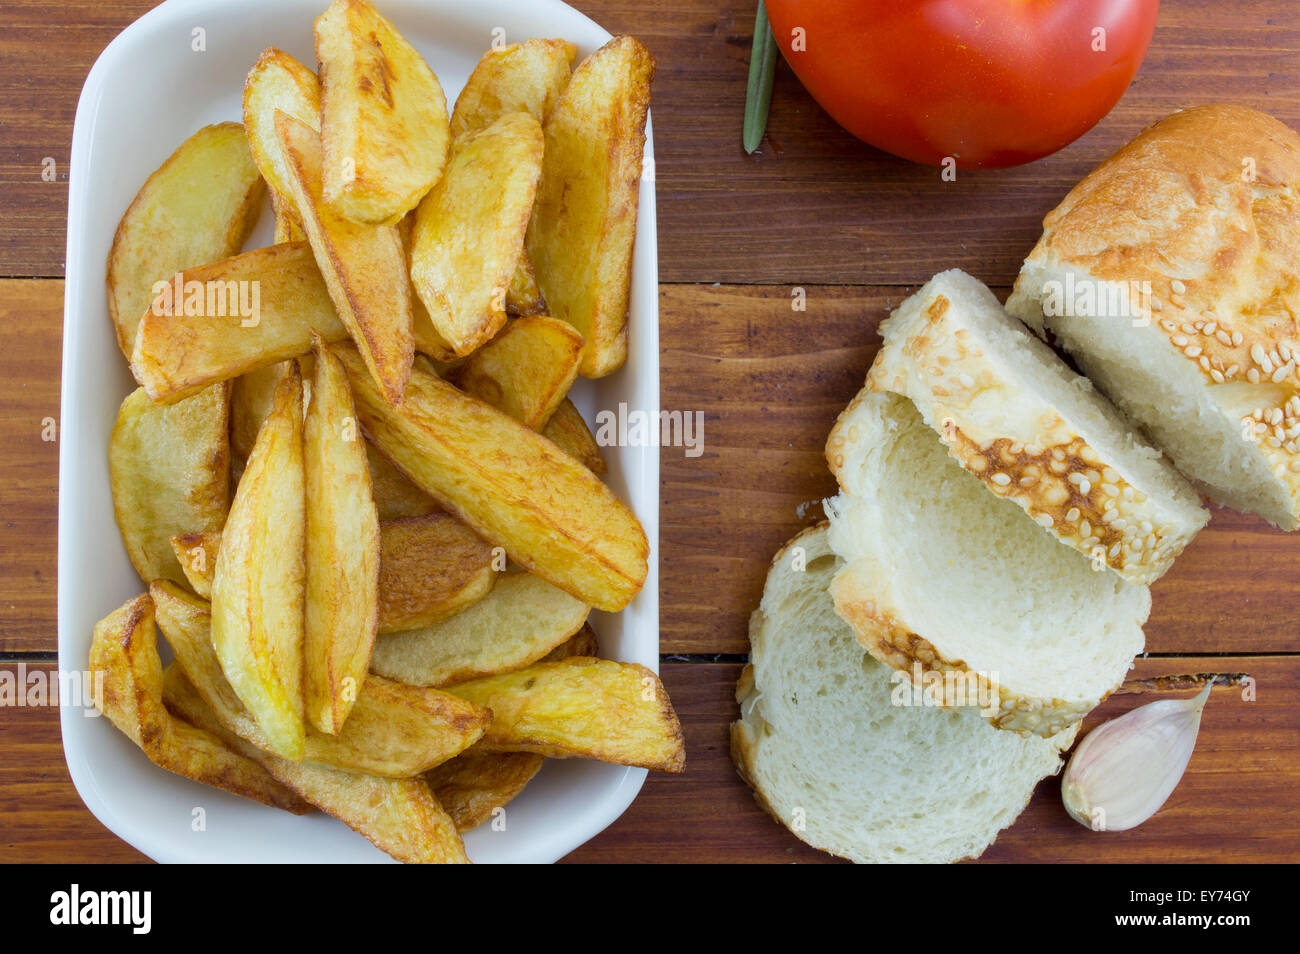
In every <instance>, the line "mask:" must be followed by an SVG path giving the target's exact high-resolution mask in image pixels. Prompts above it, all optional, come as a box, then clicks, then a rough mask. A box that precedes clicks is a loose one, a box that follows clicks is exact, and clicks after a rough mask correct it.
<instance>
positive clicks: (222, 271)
mask: <svg viewBox="0 0 1300 954" xmlns="http://www.w3.org/2000/svg"><path fill="white" fill-rule="evenodd" d="M176 282H179V283H180V284H181V285H182V287H186V286H189V287H200V288H206V287H215V286H219V285H229V284H230V283H232V282H233V283H236V284H240V283H244V286H245V287H249V288H256V289H258V292H257V315H256V316H255V318H249V317H245V316H243V315H241V314H239V313H238V311H237V310H236V311H233V312H232V311H231V309H220V310H221V311H222V312H223V313H222V314H206V313H200V314H194V313H193V312H194V309H173V310H169V311H163V312H161V313H155V312H153V311H150V312H148V313H146V314H145V316H144V319H143V320H142V321H141V322H140V329H139V334H138V335H137V340H136V346H135V352H134V354H133V355H132V356H131V371H132V372H133V373H134V374H135V376H136V380H138V381H139V382H140V383H141V384H143V385H144V387H145V390H146V391H147V392H148V393H149V396H150V397H151V398H153V399H154V400H155V401H159V402H167V403H170V402H171V401H174V400H176V399H177V398H180V397H184V396H186V395H188V394H193V393H194V392H195V391H197V390H199V389H200V388H203V387H206V386H208V385H209V384H212V383H213V382H216V381H224V380H227V379H229V378H234V377H238V376H239V375H242V374H246V373H247V372H250V371H255V370H257V369H259V368H264V367H266V366H268V365H272V364H275V363H277V362H280V361H283V360H285V359H287V358H294V357H297V356H298V355H301V354H305V353H307V352H308V351H310V350H311V333H312V332H313V331H316V332H319V333H320V335H321V336H322V337H323V338H325V340H327V341H340V340H342V339H344V338H346V337H347V331H346V329H345V328H344V327H343V324H342V322H340V321H339V318H338V315H337V314H336V313H335V311H334V305H333V303H332V302H331V301H330V296H329V290H328V289H327V288H326V287H325V282H324V280H323V279H322V278H321V275H320V270H319V269H318V268H317V267H316V260H315V258H314V257H313V255H312V251H311V248H310V247H309V246H308V244H307V243H306V242H294V243H292V244H290V245H272V246H271V247H270V248H259V249H256V250H255V251H251V252H245V253H243V254H242V255H236V256H235V257H233V258H228V259H226V260H224V261H221V262H213V263H212V264H210V265H203V266H200V267H198V268H191V269H188V270H186V271H184V272H180V273H178V274H177V276H176V277H175V278H174V279H173V284H175V283H176ZM203 310H204V311H206V305H204V309H203ZM187 312H189V313H187ZM226 312H230V313H226ZM191 529H192V528H191Z"/></svg>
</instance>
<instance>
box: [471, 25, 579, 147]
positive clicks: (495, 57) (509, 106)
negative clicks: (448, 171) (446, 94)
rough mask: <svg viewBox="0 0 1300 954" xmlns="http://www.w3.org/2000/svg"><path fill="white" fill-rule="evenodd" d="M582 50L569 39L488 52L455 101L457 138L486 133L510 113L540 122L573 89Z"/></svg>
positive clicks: (528, 41) (532, 42) (526, 41)
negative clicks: (571, 79)
mask: <svg viewBox="0 0 1300 954" xmlns="http://www.w3.org/2000/svg"><path fill="white" fill-rule="evenodd" d="M577 53H578V48H577V47H576V46H574V45H573V44H572V43H570V42H569V41H568V40H542V39H532V40H524V41H523V42H522V43H511V44H509V45H507V46H503V47H500V48H498V49H492V50H488V51H487V52H486V53H484V54H483V58H482V59H480V60H479V61H478V65H477V66H475V67H474V72H472V73H470V75H469V79H468V80H466V81H465V86H464V88H463V89H462V90H461V91H460V95H459V96H457V97H456V108H455V110H453V111H452V114H451V135H452V138H453V139H459V138H460V137H461V136H465V135H468V134H469V133H475V132H478V131H479V130H480V129H486V128H487V127H488V126H491V125H492V124H493V123H494V122H496V121H497V120H498V119H500V118H501V117H502V116H505V115H506V114H507V113H518V112H524V113H528V114H529V115H530V116H532V117H533V118H534V119H536V120H537V121H538V122H539V123H544V122H546V117H547V116H549V115H550V113H551V110H552V109H553V108H554V107H555V104H556V103H557V102H558V101H559V99H560V94H561V93H563V92H564V88H565V87H566V86H568V85H569V74H570V73H571V72H572V69H573V58H574V57H575V56H576V55H577Z"/></svg>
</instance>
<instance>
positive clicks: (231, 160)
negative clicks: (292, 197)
mask: <svg viewBox="0 0 1300 954" xmlns="http://www.w3.org/2000/svg"><path fill="white" fill-rule="evenodd" d="M262 195H263V185H262V179H261V177H260V176H259V175H258V174H257V167H256V166H255V165H254V164H253V157H252V155H251V154H250V153H249V151H248V142H247V140H246V139H245V138H244V128H243V127H242V126H241V125H240V124H239V123H218V124H216V125H215V126H204V127H203V128H202V129H200V130H199V131H198V132H196V133H195V134H194V135H193V136H191V137H190V138H189V139H187V140H185V142H183V143H181V146H180V148H179V149H177V150H176V151H175V152H174V153H172V154H171V156H170V157H169V158H168V159H167V161H166V162H164V163H163V164H162V165H161V166H159V167H158V169H157V170H156V171H155V172H154V173H153V174H152V175H151V176H149V178H148V179H147V180H145V184H144V185H143V186H142V187H141V189H140V192H139V194H137V195H136V197H135V200H134V201H133V202H132V203H131V205H130V207H129V208H127V210H126V214H125V215H123V216H122V221H121V222H120V223H119V224H118V226H117V234H116V235H115V236H113V247H112V250H111V251H110V252H109V253H108V314H109V316H110V317H111V318H112V319H113V326H114V328H116V329H117V343H118V345H119V346H121V348H122V353H123V354H124V355H126V357H127V358H128V359H130V357H131V352H132V349H133V348H134V346H135V332H136V326H137V325H138V324H139V323H140V316H141V315H143V314H144V313H145V311H146V310H148V309H149V307H150V305H151V304H152V303H153V301H154V298H155V297H156V295H157V291H156V289H155V285H156V284H157V283H158V282H160V281H166V280H168V279H170V278H171V277H172V276H173V275H174V274H176V272H178V271H180V270H181V269H183V268H189V267H190V266H192V265H202V264H203V263H204V262H214V261H216V260H217V259H221V258H227V257H229V256H231V255H234V254H235V253H236V252H238V251H239V249H240V248H241V247H242V246H243V244H244V240H245V239H246V238H248V233H249V232H251V231H252V230H253V226H254V225H256V224H257V215H258V212H259V211H260V209H261V202H262Z"/></svg>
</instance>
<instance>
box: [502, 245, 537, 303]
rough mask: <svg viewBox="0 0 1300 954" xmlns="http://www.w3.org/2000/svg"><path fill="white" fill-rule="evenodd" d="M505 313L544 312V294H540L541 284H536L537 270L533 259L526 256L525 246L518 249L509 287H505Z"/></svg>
mask: <svg viewBox="0 0 1300 954" xmlns="http://www.w3.org/2000/svg"><path fill="white" fill-rule="evenodd" d="M506 313H507V314H511V315H544V314H546V296H544V295H543V294H542V286H541V285H539V284H537V271H536V270H535V269H534V268H533V260H532V259H531V258H529V257H528V249H526V248H525V249H521V250H520V252H519V260H518V261H516V262H515V270H514V274H512V275H511V276H510V287H508V288H507V289H506Z"/></svg>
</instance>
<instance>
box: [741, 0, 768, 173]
mask: <svg viewBox="0 0 1300 954" xmlns="http://www.w3.org/2000/svg"><path fill="white" fill-rule="evenodd" d="M775 73H776V37H774V36H773V35H772V28H771V26H769V25H768V22H767V8H766V7H764V6H763V0H759V3H758V15H757V16H755V17H754V48H753V50H752V51H751V52H750V54H749V88H748V90H747V91H746V93H745V131H744V137H743V141H744V143H745V152H748V153H752V152H753V151H754V150H755V149H757V148H758V144H759V143H761V142H762V141H763V133H764V132H765V131H766V130H767V110H768V107H769V106H770V105H771V104H772V77H773V75H775Z"/></svg>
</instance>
